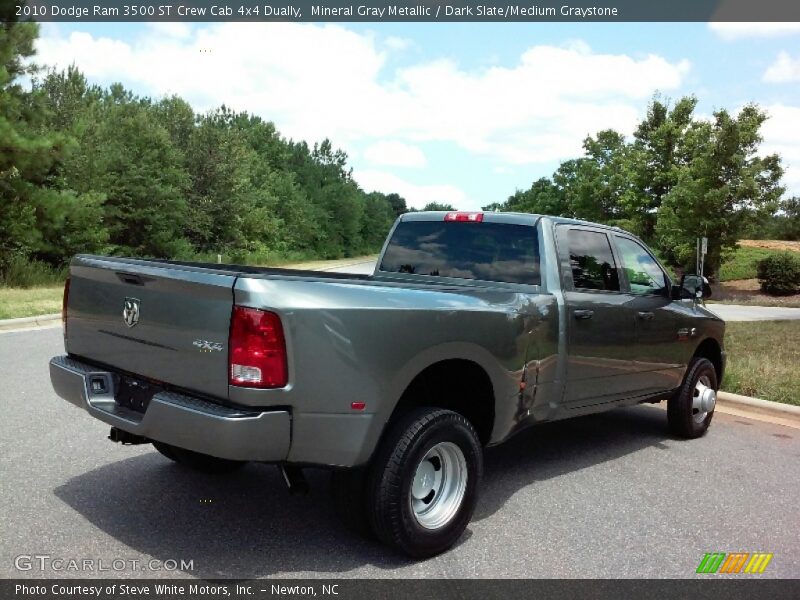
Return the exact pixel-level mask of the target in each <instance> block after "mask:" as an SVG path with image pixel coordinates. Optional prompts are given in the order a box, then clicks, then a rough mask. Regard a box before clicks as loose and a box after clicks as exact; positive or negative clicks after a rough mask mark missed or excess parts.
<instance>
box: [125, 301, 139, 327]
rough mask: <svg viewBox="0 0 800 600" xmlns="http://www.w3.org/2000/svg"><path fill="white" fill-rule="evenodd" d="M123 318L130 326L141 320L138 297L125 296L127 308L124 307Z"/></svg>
mask: <svg viewBox="0 0 800 600" xmlns="http://www.w3.org/2000/svg"><path fill="white" fill-rule="evenodd" d="M122 319H123V320H124V321H125V325H127V326H128V327H133V326H134V325H136V324H137V323H138V322H139V299H138V298H125V308H123V309H122Z"/></svg>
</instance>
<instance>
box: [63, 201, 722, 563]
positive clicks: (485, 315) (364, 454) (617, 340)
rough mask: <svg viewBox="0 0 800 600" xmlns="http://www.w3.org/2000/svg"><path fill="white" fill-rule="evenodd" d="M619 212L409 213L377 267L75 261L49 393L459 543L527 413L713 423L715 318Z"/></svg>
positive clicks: (149, 435) (179, 450) (188, 455)
mask: <svg viewBox="0 0 800 600" xmlns="http://www.w3.org/2000/svg"><path fill="white" fill-rule="evenodd" d="M709 293H710V289H709V288H708V286H707V285H704V284H703V282H702V281H701V280H699V279H698V278H697V277H686V278H685V279H684V280H682V282H680V283H678V284H675V283H673V282H672V281H671V279H670V277H669V276H668V274H667V271H666V270H665V269H664V267H663V266H662V265H661V264H660V263H659V261H658V260H657V259H656V258H655V257H654V255H653V253H652V252H651V251H650V250H649V249H648V247H647V246H646V245H645V244H644V243H643V242H642V241H641V240H639V239H637V238H636V237H635V236H633V235H631V234H630V233H627V232H625V231H623V230H621V229H619V228H613V227H608V226H604V225H598V224H594V223H588V222H583V221H577V220H571V219H564V218H553V217H547V216H538V215H531V214H515V213H496V212H495V213H493V212H486V213H483V212H477V213H466V212H418V213H409V214H404V215H402V216H401V217H400V218H398V220H397V221H396V223H395V224H394V226H393V228H392V230H391V232H390V234H389V236H388V239H387V241H386V243H385V245H384V248H383V250H382V252H381V254H380V257H379V258H378V261H377V263H376V266H375V270H374V273H373V274H371V275H351V274H343V273H331V272H319V271H299V270H290V269H274V268H258V267H246V266H235V265H217V264H199V263H186V262H179V261H168V260H139V259H131V258H110V257H102V256H89V255H79V256H76V257H75V258H74V259H73V260H72V262H71V266H70V276H69V280H68V281H67V284H66V286H65V292H64V312H63V316H64V344H65V350H66V354H64V355H63V356H57V357H54V358H53V359H52V360H51V362H50V376H51V380H52V384H53V387H54V389H55V391H56V392H57V394H58V395H59V396H61V397H62V398H64V399H66V400H67V401H69V402H71V403H72V404H74V405H76V406H78V407H80V408H82V409H84V410H86V411H87V412H88V413H89V414H90V415H91V416H93V417H95V418H97V419H99V420H101V421H104V422H105V423H107V424H109V425H110V426H111V434H110V436H109V437H110V438H111V439H112V440H113V441H116V442H121V443H124V444H148V443H152V445H153V446H154V447H155V449H156V450H158V451H159V452H161V453H162V454H163V455H164V456H166V457H167V458H169V459H171V460H173V461H175V462H177V463H180V464H183V465H186V466H189V467H193V468H198V469H203V470H206V471H216V472H219V471H228V470H231V469H235V468H238V467H240V466H241V465H243V464H245V463H246V462H248V461H258V462H264V463H274V464H277V465H278V466H279V467H280V468H281V469H282V471H283V473H284V475H285V477H286V480H287V482H288V483H289V484H290V486H291V487H293V488H299V487H302V485H303V483H304V479H303V476H302V468H305V467H309V466H313V467H326V468H330V469H331V471H332V484H333V498H334V501H335V503H336V505H337V508H338V510H339V512H340V513H341V515H342V517H343V518H344V519H345V521H346V522H347V523H348V524H349V525H350V526H351V527H352V528H354V529H355V530H357V531H360V532H362V533H366V534H369V535H372V536H375V537H377V538H378V539H380V540H382V541H383V542H385V543H387V544H389V545H390V546H393V547H395V548H397V549H399V550H400V551H402V552H405V553H407V554H409V555H411V556H414V557H426V556H431V555H434V554H436V553H439V552H442V551H444V550H446V549H447V548H449V547H450V546H451V545H452V544H453V543H455V541H456V540H457V539H458V538H459V536H460V535H461V534H462V533H463V531H464V529H465V528H466V526H467V524H468V523H469V521H470V518H471V515H472V513H473V510H474V508H475V504H476V502H477V499H478V490H479V481H480V478H481V472H482V468H483V463H482V456H483V455H482V452H483V448H484V447H486V446H491V445H494V444H500V443H502V442H504V441H505V440H508V439H509V438H510V437H511V436H513V435H514V434H516V433H518V432H520V431H522V430H524V429H526V428H528V427H530V426H532V425H535V424H537V423H543V422H547V421H555V420H559V419H567V418H570V417H575V416H579V415H586V414H589V413H596V412H600V411H605V410H609V409H612V408H616V407H621V406H629V405H634V404H638V403H643V402H660V401H662V400H666V401H667V411H666V416H667V422H668V426H669V428H670V430H671V431H672V432H673V433H674V434H675V435H676V436H680V437H683V438H696V437H699V436H702V435H703V434H704V433H705V432H706V430H707V429H708V427H709V424H710V423H711V420H712V417H713V414H714V406H715V401H716V392H717V389H718V386H719V382H720V381H721V380H722V375H723V370H724V367H725V353H724V351H723V335H724V322H723V321H722V320H721V319H720V318H718V317H717V316H716V315H714V314H713V313H712V312H711V311H709V310H707V309H706V308H705V307H704V305H703V303H702V298H703V297H705V296H706V295H708V294H709Z"/></svg>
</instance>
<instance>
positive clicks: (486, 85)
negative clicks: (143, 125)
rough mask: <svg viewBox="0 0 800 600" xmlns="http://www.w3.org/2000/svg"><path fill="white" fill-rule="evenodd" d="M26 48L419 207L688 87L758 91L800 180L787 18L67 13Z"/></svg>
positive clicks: (526, 163) (520, 184) (545, 165)
mask: <svg viewBox="0 0 800 600" xmlns="http://www.w3.org/2000/svg"><path fill="white" fill-rule="evenodd" d="M201 50H203V52H201ZM39 51H40V57H39V60H40V61H41V62H45V63H48V64H56V65H58V66H66V65H67V64H69V63H71V62H75V63H76V64H77V65H78V66H79V67H80V68H81V69H82V70H83V71H84V72H85V73H86V75H87V77H88V78H89V79H90V80H91V81H93V82H96V83H100V84H108V83H111V82H114V81H121V82H123V83H124V84H125V85H126V86H127V87H129V88H130V89H132V90H133V91H134V92H136V93H139V94H142V95H150V96H153V97H160V96H163V95H166V94H171V93H177V94H179V95H181V96H182V97H184V98H185V99H187V100H188V101H190V102H191V103H192V104H193V105H194V106H195V107H196V108H197V109H198V110H201V111H204V110H208V109H210V108H212V107H214V106H217V105H219V104H221V103H223V102H224V103H225V104H227V105H229V106H233V107H234V108H236V109H241V110H249V111H251V112H254V113H257V114H259V115H261V116H262V117H264V118H266V119H269V120H272V121H274V122H275V123H276V125H277V126H278V128H279V130H280V131H281V132H283V133H284V134H285V135H287V136H289V137H293V138H295V139H298V138H302V139H307V140H308V141H309V142H313V141H314V140H316V139H320V138H322V137H324V136H328V137H330V138H331V139H332V140H333V142H334V144H335V145H338V146H340V147H343V148H344V149H345V150H347V151H348V153H349V154H350V156H351V161H350V162H351V164H352V166H353V168H354V176H355V178H356V180H357V181H359V183H360V184H361V185H362V187H364V188H365V189H368V190H371V189H379V190H381V191H384V192H392V191H398V192H400V193H401V194H403V195H405V196H406V197H407V198H408V200H409V201H410V203H411V204H412V205H416V206H421V205H422V204H424V203H425V202H427V201H431V200H441V201H446V202H452V203H453V204H455V205H457V206H458V207H459V208H464V209H474V208H478V207H479V206H480V205H482V204H487V203H489V202H493V201H500V200H503V199H505V198H506V197H507V196H508V195H509V194H511V193H513V192H514V190H515V189H518V188H527V187H528V186H529V185H530V183H531V182H532V181H534V180H535V179H537V178H538V177H541V176H545V175H550V174H551V173H552V172H553V170H554V169H555V168H556V167H557V165H558V163H559V162H560V161H561V160H564V159H566V158H570V157H574V156H577V155H578V154H579V152H580V143H581V140H582V139H583V137H584V136H585V135H587V134H591V133H594V132H595V131H597V130H599V129H603V128H606V127H614V128H616V129H618V130H621V131H623V132H624V133H626V134H630V133H631V131H632V130H633V127H634V126H635V123H636V120H637V119H638V118H640V117H641V116H642V115H643V114H644V111H645V110H646V106H647V103H648V100H649V99H650V97H651V96H652V94H653V93H654V92H656V91H660V92H661V93H662V95H663V96H665V97H667V98H677V97H680V96H682V95H685V94H695V95H696V96H697V97H698V98H699V100H700V103H699V106H698V113H699V114H700V115H710V114H711V112H712V111H713V110H715V109H717V108H727V109H729V110H734V111H735V110H737V109H738V108H739V107H741V106H742V105H743V104H745V103H747V102H751V101H755V102H758V103H759V104H761V105H762V106H763V107H764V108H765V109H767V111H768V112H769V114H770V115H771V117H772V118H771V119H770V121H768V123H767V125H766V126H765V129H764V137H765V143H764V149H765V150H766V151H779V152H780V153H781V154H782V155H783V156H784V159H785V162H786V166H787V174H786V184H787V186H788V187H789V188H790V192H792V193H795V194H797V193H800V86H798V83H800V27H798V26H797V24H776V25H769V24H766V25H765V24H730V25H725V24H721V25H716V26H715V25H709V24H705V23H681V24H669V23H666V24H643V23H631V24H627V23H622V24H617V23H614V24H610V23H609V24H605V23H601V24H585V23H577V24H576V23H568V24H556V23H541V24H521V23H503V24H489V23H477V24H449V23H447V24H445V23H421V24H412V25H409V24H397V23H389V24H375V23H362V24H337V25H332V24H331V25H323V24H287V23H281V24H234V23H231V24H221V25H220V24H217V25H204V24H194V25H185V24H165V25H148V24H142V23H133V24H121V23H112V24H108V23H106V24H101V23H75V24H47V25H44V26H43V28H42V36H41V39H40V42H39Z"/></svg>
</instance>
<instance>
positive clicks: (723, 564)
mask: <svg viewBox="0 0 800 600" xmlns="http://www.w3.org/2000/svg"><path fill="white" fill-rule="evenodd" d="M772 556H773V555H772V553H767V552H731V553H728V554H726V553H725V552H708V553H706V555H705V556H704V557H703V560H701V561H700V564H699V565H698V566H697V572H698V573H763V572H764V571H765V570H766V568H767V565H768V564H769V563H770V561H771V560H772Z"/></svg>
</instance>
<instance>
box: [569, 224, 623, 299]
mask: <svg viewBox="0 0 800 600" xmlns="http://www.w3.org/2000/svg"><path fill="white" fill-rule="evenodd" d="M567 244H568V246H569V263H570V267H571V269H572V281H573V284H574V285H575V289H584V290H606V291H611V292H616V291H618V290H619V273H617V264H616V262H614V255H613V254H612V253H611V244H610V243H609V241H608V236H606V234H605V233H600V232H599V231H587V230H585V229H570V230H569V232H568V233H567Z"/></svg>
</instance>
